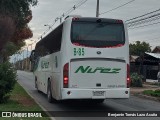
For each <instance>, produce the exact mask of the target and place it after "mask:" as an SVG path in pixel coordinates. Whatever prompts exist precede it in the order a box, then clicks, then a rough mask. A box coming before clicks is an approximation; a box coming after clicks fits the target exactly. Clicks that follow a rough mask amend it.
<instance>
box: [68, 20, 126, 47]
mask: <svg viewBox="0 0 160 120" xmlns="http://www.w3.org/2000/svg"><path fill="white" fill-rule="evenodd" d="M71 41H72V43H74V44H79V45H85V46H91V47H107V46H116V45H119V44H124V43H125V36H124V27H123V24H122V23H107V22H100V23H97V22H79V21H78V22H77V21H74V22H73V23H72V31H71Z"/></svg>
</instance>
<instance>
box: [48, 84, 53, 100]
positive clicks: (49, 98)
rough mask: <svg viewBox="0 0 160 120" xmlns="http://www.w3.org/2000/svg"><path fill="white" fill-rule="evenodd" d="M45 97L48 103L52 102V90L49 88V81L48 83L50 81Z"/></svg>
mask: <svg viewBox="0 0 160 120" xmlns="http://www.w3.org/2000/svg"><path fill="white" fill-rule="evenodd" d="M47 99H48V102H50V103H52V102H53V98H52V90H51V83H50V82H48V88H47Z"/></svg>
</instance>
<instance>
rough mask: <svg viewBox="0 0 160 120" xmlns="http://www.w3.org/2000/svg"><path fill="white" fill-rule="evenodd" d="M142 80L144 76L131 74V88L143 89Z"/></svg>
mask: <svg viewBox="0 0 160 120" xmlns="http://www.w3.org/2000/svg"><path fill="white" fill-rule="evenodd" d="M142 79H143V76H142V75H139V74H137V73H132V74H131V86H132V87H142V86H143V85H142Z"/></svg>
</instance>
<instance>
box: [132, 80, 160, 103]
mask: <svg viewBox="0 0 160 120" xmlns="http://www.w3.org/2000/svg"><path fill="white" fill-rule="evenodd" d="M158 89H159V90H160V86H157V85H152V84H151V83H143V87H142V88H141V87H131V88H130V92H131V95H134V96H138V97H141V98H145V99H150V100H154V101H160V98H157V97H153V96H148V95H144V94H142V92H143V91H144V90H158Z"/></svg>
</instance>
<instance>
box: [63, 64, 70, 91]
mask: <svg viewBox="0 0 160 120" xmlns="http://www.w3.org/2000/svg"><path fill="white" fill-rule="evenodd" d="M68 69H69V64H68V63H66V64H65V65H64V67H63V88H68V83H69V71H68Z"/></svg>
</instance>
